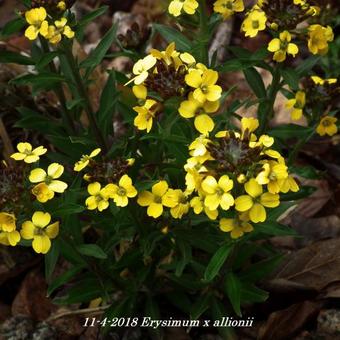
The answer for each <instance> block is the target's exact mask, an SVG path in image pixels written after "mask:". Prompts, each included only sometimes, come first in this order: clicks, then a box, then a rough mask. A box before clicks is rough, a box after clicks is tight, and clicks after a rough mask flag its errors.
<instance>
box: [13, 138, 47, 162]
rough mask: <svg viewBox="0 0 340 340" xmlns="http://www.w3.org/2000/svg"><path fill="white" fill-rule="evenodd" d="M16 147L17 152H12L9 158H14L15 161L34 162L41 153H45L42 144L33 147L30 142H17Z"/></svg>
mask: <svg viewBox="0 0 340 340" xmlns="http://www.w3.org/2000/svg"><path fill="white" fill-rule="evenodd" d="M17 149H18V151H19V152H16V153H14V154H13V155H11V158H13V159H15V160H16V161H24V162H25V163H34V162H37V161H38V160H39V159H40V157H39V156H41V155H43V154H45V153H46V151H47V149H45V148H44V147H43V146H38V147H37V148H35V149H33V148H32V145H31V144H30V143H27V142H25V143H19V144H18V145H17Z"/></svg>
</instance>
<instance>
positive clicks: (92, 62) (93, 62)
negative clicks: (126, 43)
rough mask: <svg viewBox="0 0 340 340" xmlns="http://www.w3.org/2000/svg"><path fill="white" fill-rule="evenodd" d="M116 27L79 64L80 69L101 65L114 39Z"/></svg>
mask: <svg viewBox="0 0 340 340" xmlns="http://www.w3.org/2000/svg"><path fill="white" fill-rule="evenodd" d="M116 32H117V26H116V25H114V26H112V27H111V28H110V29H109V31H108V32H107V33H106V34H105V35H104V37H103V39H102V40H101V41H100V42H99V44H98V46H97V47H96V48H95V49H94V50H93V51H92V52H91V54H90V55H89V56H88V57H87V58H86V59H85V60H84V61H82V62H81V63H80V65H79V66H80V67H83V68H94V67H96V66H97V65H99V64H100V63H101V61H102V60H103V59H104V57H105V54H106V53H107V51H108V50H109V48H110V47H111V45H112V43H113V42H114V40H115V38H116Z"/></svg>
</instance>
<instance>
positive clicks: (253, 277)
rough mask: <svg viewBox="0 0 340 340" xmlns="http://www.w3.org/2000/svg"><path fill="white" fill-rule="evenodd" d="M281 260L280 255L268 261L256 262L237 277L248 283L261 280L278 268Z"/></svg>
mask: <svg viewBox="0 0 340 340" xmlns="http://www.w3.org/2000/svg"><path fill="white" fill-rule="evenodd" d="M282 259H283V256H282V255H276V256H274V257H272V258H270V259H266V260H263V261H260V262H257V263H255V264H253V265H251V266H249V267H247V268H245V269H244V271H243V272H242V273H241V274H240V275H239V279H240V280H241V281H245V282H249V283H252V282H256V281H258V280H262V279H264V278H265V277H266V276H267V275H269V274H270V273H271V272H272V271H273V270H274V269H275V268H276V267H277V266H278V264H279V263H280V262H281V261H282Z"/></svg>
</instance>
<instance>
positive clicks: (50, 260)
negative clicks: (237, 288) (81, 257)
mask: <svg viewBox="0 0 340 340" xmlns="http://www.w3.org/2000/svg"><path fill="white" fill-rule="evenodd" d="M59 254H60V248H59V243H58V240H54V241H53V242H52V246H51V249H50V251H49V252H48V253H47V254H46V255H45V257H44V259H45V276H46V280H47V281H50V279H51V276H52V274H53V271H54V268H55V266H56V264H57V261H58V258H59Z"/></svg>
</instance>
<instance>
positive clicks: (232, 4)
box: [214, 0, 244, 19]
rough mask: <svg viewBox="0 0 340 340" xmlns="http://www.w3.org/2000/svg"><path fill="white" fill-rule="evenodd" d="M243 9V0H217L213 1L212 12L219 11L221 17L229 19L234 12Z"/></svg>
mask: <svg viewBox="0 0 340 340" xmlns="http://www.w3.org/2000/svg"><path fill="white" fill-rule="evenodd" d="M243 11H244V3H243V0H217V1H216V2H215V3H214V12H216V13H220V14H221V15H222V17H223V19H229V18H230V17H231V16H232V15H233V14H234V13H235V12H243Z"/></svg>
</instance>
